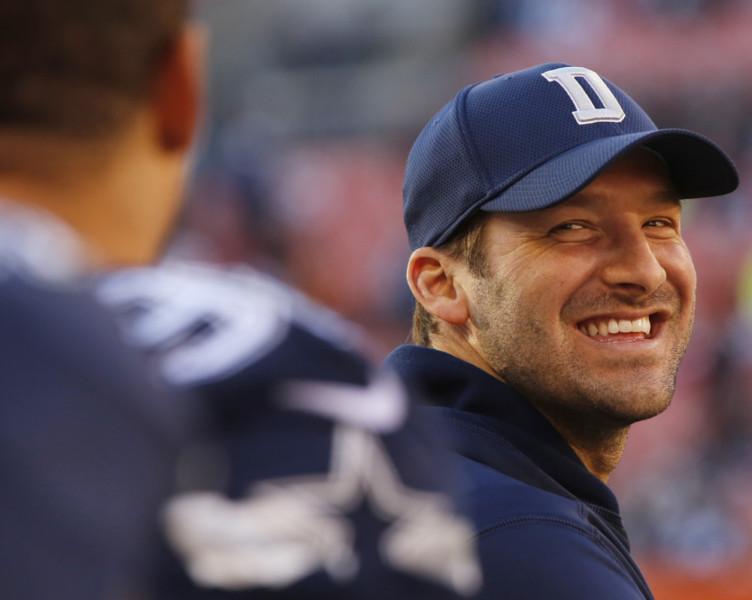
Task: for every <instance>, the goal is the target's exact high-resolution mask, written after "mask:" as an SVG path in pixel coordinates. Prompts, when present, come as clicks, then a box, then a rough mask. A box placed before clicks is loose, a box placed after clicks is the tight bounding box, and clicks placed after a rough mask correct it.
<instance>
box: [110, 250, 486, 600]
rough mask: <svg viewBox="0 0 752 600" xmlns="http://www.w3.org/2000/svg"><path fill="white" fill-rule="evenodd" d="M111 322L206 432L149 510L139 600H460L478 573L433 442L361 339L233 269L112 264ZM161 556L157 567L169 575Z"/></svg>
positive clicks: (289, 293) (276, 286) (285, 291)
mask: <svg viewBox="0 0 752 600" xmlns="http://www.w3.org/2000/svg"><path fill="white" fill-rule="evenodd" d="M99 296H100V298H101V299H102V300H103V301H104V302H105V303H107V304H109V305H111V306H113V307H114V308H115V309H116V310H118V311H119V312H120V315H121V318H122V321H123V326H124V330H125V332H126V339H127V340H128V341H129V342H130V343H132V344H134V345H138V346H141V347H143V348H144V349H146V350H147V352H148V353H149V354H151V356H152V358H153V360H155V361H156V362H157V364H159V365H160V368H161V371H162V374H163V377H164V378H165V380H166V381H168V382H169V383H170V384H172V385H173V386H175V387H177V388H181V389H187V390H191V391H192V392H193V393H195V394H197V395H198V396H199V397H200V399H201V401H202V404H203V407H204V410H205V419H206V427H205V429H204V432H203V435H202V436H201V437H200V439H197V443H196V444H195V447H193V448H192V449H189V450H188V451H187V453H186V456H185V460H184V462H183V470H182V476H181V483H180V485H181V489H180V491H179V492H177V493H176V494H175V495H174V497H173V498H171V499H170V501H169V502H168V503H167V504H166V506H165V510H164V522H165V532H166V533H165V537H166V540H167V543H168V545H169V549H170V550H169V553H168V554H169V556H170V557H169V558H167V559H166V560H165V562H164V563H163V565H162V568H160V569H159V572H158V573H157V575H156V577H155V579H156V581H157V584H156V594H155V595H156V596H157V597H159V598H162V599H168V600H169V599H172V598H175V599H178V598H180V599H182V600H185V599H190V598H230V597H233V598H234V597H249V598H267V597H268V598H278V597H279V598H282V597H285V598H305V599H314V598H329V599H331V598H382V599H383V598H390V599H399V598H411V599H418V598H430V599H441V598H459V597H465V596H468V595H471V594H473V593H474V592H475V591H476V590H477V589H478V586H479V584H480V572H479V568H478V565H477V562H476V557H475V554H474V549H473V547H472V545H471V543H470V525H469V522H467V521H466V520H465V519H464V518H463V517H461V516H459V515H458V514H457V513H456V512H455V510H454V506H453V502H452V500H451V495H450V494H451V489H450V488H449V486H450V484H449V483H448V479H447V478H446V477H445V475H446V474H445V473H440V472H438V471H437V468H436V464H437V453H440V452H442V449H441V447H440V446H439V445H438V444H437V443H436V441H435V440H432V436H431V434H430V432H428V431H426V430H423V429H421V428H419V427H417V426H416V425H415V424H414V423H413V411H412V406H411V404H410V399H409V398H408V396H407V394H406V392H405V389H404V387H403V385H402V383H401V381H400V380H399V379H398V378H397V377H396V376H395V375H394V374H391V373H389V372H383V373H376V372H375V371H374V369H373V368H372V366H371V364H370V363H369V361H367V360H366V359H364V358H363V353H361V352H360V350H359V349H360V340H361V334H360V333H359V332H358V331H357V330H356V329H355V327H354V326H353V325H351V324H349V323H346V322H345V321H343V320H341V319H340V318H339V317H337V316H335V315H334V314H333V313H332V312H330V311H328V310H326V309H324V308H322V307H320V306H316V305H314V304H313V303H311V302H309V301H308V300H306V299H305V298H304V297H303V296H302V295H300V294H299V293H297V292H295V291H293V290H292V289H290V288H289V287H287V286H285V285H283V284H281V283H279V282H277V281H275V280H273V279H271V278H269V277H267V276H265V275H262V274H259V273H257V272H255V271H252V270H250V269H248V268H245V267H242V268H233V269H219V268H213V267H212V268H209V267H202V266H197V265H190V264H172V265H169V264H168V265H165V266H162V267H159V268H153V269H136V270H130V271H124V272H121V273H118V274H117V275H115V276H113V277H110V278H108V279H107V280H105V281H104V282H103V283H102V285H101V286H100V288H99ZM170 563H172V564H170Z"/></svg>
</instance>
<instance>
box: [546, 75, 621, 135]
mask: <svg viewBox="0 0 752 600" xmlns="http://www.w3.org/2000/svg"><path fill="white" fill-rule="evenodd" d="M542 75H543V77H545V78H546V80H548V81H555V82H556V83H558V84H559V85H560V86H561V87H563V88H564V91H565V92H566V93H567V94H568V95H569V98H570V99H571V100H572V103H573V104H574V107H575V108H576V109H577V110H575V111H573V112H572V115H573V116H574V118H575V120H576V121H577V122H578V123H579V124H580V125H589V124H590V123H604V122H613V123H619V122H621V121H623V120H624V117H625V116H626V114H625V113H624V109H623V108H622V107H621V105H620V104H619V101H618V100H617V99H616V96H614V94H613V92H612V91H611V90H610V89H609V88H608V86H607V85H606V84H605V82H604V81H603V79H601V77H600V75H598V73H596V72H595V71H591V70H590V69H584V68H582V67H561V68H559V69H552V70H550V71H546V72H545V73H542ZM578 78H581V79H584V80H585V81H587V82H588V84H589V85H590V87H591V88H592V89H593V91H594V92H595V93H596V94H597V95H598V97H599V98H600V100H601V102H602V103H603V107H602V108H596V107H595V105H594V104H593V101H592V100H591V99H590V97H589V96H588V95H587V92H586V91H585V88H583V87H582V83H580V81H578Z"/></svg>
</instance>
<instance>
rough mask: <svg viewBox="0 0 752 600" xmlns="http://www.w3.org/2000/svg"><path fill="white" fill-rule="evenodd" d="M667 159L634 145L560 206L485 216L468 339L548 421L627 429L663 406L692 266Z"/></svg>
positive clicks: (689, 313) (682, 342)
mask: <svg viewBox="0 0 752 600" xmlns="http://www.w3.org/2000/svg"><path fill="white" fill-rule="evenodd" d="M680 214H681V206H680V204H679V201H678V197H677V195H676V193H675V192H674V191H673V188H672V186H671V184H670V181H669V179H668V177H667V174H666V171H665V167H664V166H663V164H662V162H661V161H660V160H659V159H658V158H657V157H655V156H653V155H652V154H650V153H649V152H646V151H643V150H640V151H637V152H633V153H631V154H629V155H627V156H626V157H624V158H621V159H620V160H618V161H617V162H616V163H614V164H613V166H612V167H611V168H609V169H608V170H607V171H605V172H604V174H603V175H601V176H600V177H599V178H598V179H596V180H595V181H594V182H593V183H592V184H590V185H589V186H588V187H587V188H585V189H584V190H583V191H582V192H580V193H579V194H577V195H576V196H574V197H572V198H570V199H568V200H567V201H565V202H563V203H561V204H559V205H557V206H554V207H551V208H548V209H545V210H542V211H537V212H529V213H514V214H501V213H495V214H492V215H490V217H489V221H488V222H487V225H486V229H485V232H484V236H485V238H484V239H485V243H486V256H487V263H488V269H487V273H486V275H487V277H483V278H477V279H475V283H474V285H473V286H472V287H471V291H470V302H471V315H472V319H473V322H474V323H475V325H476V327H477V331H476V334H475V337H474V339H473V340H471V341H472V343H474V344H475V346H476V351H477V352H478V354H479V355H480V356H481V358H482V360H483V361H485V363H486V364H487V365H488V366H489V367H490V368H491V369H492V370H493V371H495V372H496V373H497V374H498V375H499V377H501V379H502V380H504V381H506V382H507V383H509V384H510V385H511V386H512V387H514V388H515V389H517V390H518V391H519V392H521V393H522V394H523V395H524V396H525V397H526V398H528V400H529V401H530V402H532V403H533V404H534V405H535V406H536V407H538V409H539V410H541V412H543V413H544V414H546V415H547V416H548V417H549V418H551V419H552V420H554V421H557V420H558V421H561V420H562V419H565V420H568V421H569V422H570V424H574V426H577V427H583V426H584V427H588V426H589V424H599V425H603V424H608V425H614V426H624V425H628V424H631V423H633V422H635V421H638V420H641V419H646V418H649V417H651V416H654V415H656V414H658V413H660V412H661V411H662V410H664V409H665V408H666V407H667V406H668V404H669V402H670V400H671V397H672V396H673V391H674V381H675V377H676V370H677V368H678V365H679V361H680V360H681V357H682V355H683V354H684V351H685V350H686V347H687V343H688V342H689V336H690V332H691V329H692V321H693V316H694V305H695V271H694V267H693V265H692V260H691V258H690V256H689V252H688V250H687V247H686V246H685V244H684V241H683V240H682V238H681V235H680V229H679V220H680Z"/></svg>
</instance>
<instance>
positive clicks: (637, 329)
mask: <svg viewBox="0 0 752 600" xmlns="http://www.w3.org/2000/svg"><path fill="white" fill-rule="evenodd" d="M577 327H578V328H579V330H580V331H581V332H582V333H584V334H585V335H587V336H588V337H602V338H607V337H609V336H615V335H618V334H620V333H638V334H644V335H643V336H641V337H643V339H644V338H648V337H650V330H651V324H650V317H649V316H647V315H646V316H644V317H639V318H637V319H617V318H602V317H599V318H595V319H589V320H587V321H582V322H581V323H579V324H578V325H577ZM631 337H635V336H631Z"/></svg>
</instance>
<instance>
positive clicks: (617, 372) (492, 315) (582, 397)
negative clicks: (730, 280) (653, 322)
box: [476, 281, 694, 433]
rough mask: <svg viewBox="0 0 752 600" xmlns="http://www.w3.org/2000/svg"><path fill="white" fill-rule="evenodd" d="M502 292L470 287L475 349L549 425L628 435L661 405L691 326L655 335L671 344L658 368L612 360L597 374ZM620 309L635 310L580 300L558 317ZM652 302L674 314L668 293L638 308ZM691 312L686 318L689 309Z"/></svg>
mask: <svg viewBox="0 0 752 600" xmlns="http://www.w3.org/2000/svg"><path fill="white" fill-rule="evenodd" d="M505 287H506V286H505V285H504V284H503V283H502V282H499V281H495V282H489V281H486V282H485V283H483V284H481V285H480V286H479V288H478V291H479V294H478V296H477V298H478V302H477V306H476V309H477V310H476V324H477V325H478V331H477V344H478V349H479V352H480V353H481V355H482V356H484V359H485V360H486V362H487V363H488V364H489V366H490V367H491V368H492V369H493V370H494V371H495V372H496V373H497V375H498V376H499V378H500V379H501V380H502V381H504V382H506V383H507V384H508V385H510V386H511V387H512V388H514V389H515V390H516V391H517V392H518V393H520V394H521V395H522V396H523V397H524V398H526V399H527V400H528V402H530V403H531V404H533V406H535V407H536V408H537V409H538V410H539V411H540V412H542V413H543V414H544V415H546V416H547V417H548V418H549V419H552V420H555V421H560V422H566V423H569V428H571V429H575V428H576V429H582V430H583V433H584V432H585V431H591V432H594V431H601V430H602V431H605V430H614V429H620V428H628V427H629V426H630V425H631V424H632V423H635V422H637V421H642V420H644V419H649V418H652V417H654V416H656V415H658V414H660V413H661V412H663V411H664V410H665V409H666V408H667V407H668V406H669V404H670V403H671V399H672V398H673V395H674V390H675V388H676V374H677V371H678V368H679V363H680V361H681V358H682V356H683V355H684V352H685V350H686V348H687V344H688V342H689V337H690V332H691V329H692V326H691V325H692V319H690V322H689V326H688V327H686V331H682V330H681V325H680V324H679V323H677V322H672V323H669V324H667V325H666V330H665V331H664V332H663V335H670V336H671V338H672V339H673V340H674V343H673V344H672V347H671V348H670V349H669V351H668V352H667V353H666V356H664V357H662V358H661V359H660V363H659V364H656V363H655V360H653V359H646V358H641V357H633V358H630V359H620V360H618V361H617V360H614V363H613V368H612V369H611V368H609V367H608V365H600V366H599V370H600V371H601V373H600V374H598V373H595V372H594V371H593V370H592V367H591V366H590V365H588V364H586V363H583V362H581V361H579V360H578V356H577V355H576V353H575V352H574V351H573V350H572V349H571V348H568V347H566V345H565V344H564V345H562V344H560V343H559V342H557V341H556V340H554V339H553V338H552V336H551V332H549V331H548V330H547V328H546V326H545V324H544V323H543V322H542V321H541V320H539V319H536V318H534V317H533V316H531V315H527V314H525V311H524V307H523V306H519V305H518V304H517V302H516V301H515V299H514V298H513V297H512V295H510V294H509V293H508V292H509V290H506V289H505ZM625 302H631V303H632V306H634V305H635V303H634V301H633V300H630V299H624V298H615V297H613V296H609V297H601V298H595V299H586V300H582V299H580V300H578V301H577V306H576V307H575V306H567V305H565V307H564V309H563V312H564V313H565V314H566V311H567V310H573V309H574V310H579V311H581V312H580V313H576V314H583V313H584V311H582V308H583V306H584V305H587V307H589V308H590V309H591V310H600V309H601V308H602V307H603V305H604V304H610V306H611V307H615V306H616V305H618V306H619V307H622V308H623V307H624V306H625V305H626V304H625ZM656 303H662V304H663V305H665V304H667V303H670V304H671V305H673V306H674V307H675V309H676V310H677V311H680V310H681V306H680V300H679V299H678V297H676V295H675V294H671V293H668V292H660V293H657V294H655V295H654V296H653V297H651V298H650V299H648V300H646V301H643V302H642V304H644V305H645V306H650V305H651V304H652V305H656ZM568 304H569V303H568ZM573 304H574V303H573ZM691 312H692V317H693V315H694V307H693V308H692V311H691ZM677 314H680V312H679V313H677ZM574 335H577V333H574ZM562 346H563V347H562ZM604 367H605V368H604ZM606 373H607V374H606Z"/></svg>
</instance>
